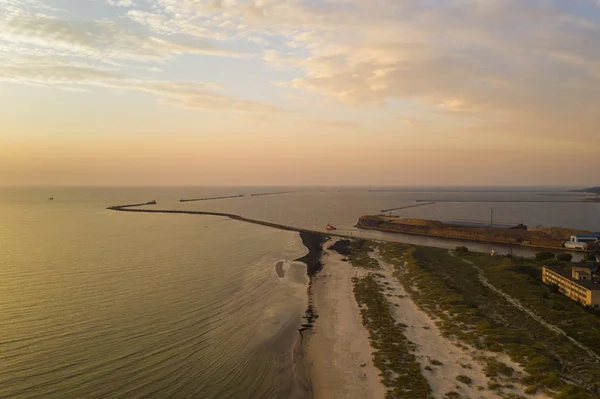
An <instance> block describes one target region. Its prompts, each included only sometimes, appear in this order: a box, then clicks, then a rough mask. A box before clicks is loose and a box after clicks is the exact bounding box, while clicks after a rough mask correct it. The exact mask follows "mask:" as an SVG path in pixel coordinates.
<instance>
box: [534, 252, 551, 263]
mask: <svg viewBox="0 0 600 399" xmlns="http://www.w3.org/2000/svg"><path fill="white" fill-rule="evenodd" d="M554 258H555V256H554V254H553V253H552V252H547V251H544V252H538V253H536V254H535V260H537V261H538V262H541V261H543V260H550V259H554Z"/></svg>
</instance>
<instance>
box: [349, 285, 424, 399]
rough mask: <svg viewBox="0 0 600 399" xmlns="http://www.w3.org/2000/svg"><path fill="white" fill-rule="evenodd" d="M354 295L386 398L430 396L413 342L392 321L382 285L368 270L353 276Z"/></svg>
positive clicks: (398, 325)
mask: <svg viewBox="0 0 600 399" xmlns="http://www.w3.org/2000/svg"><path fill="white" fill-rule="evenodd" d="M353 282H354V295H355V296H356V300H357V302H358V304H359V306H360V307H361V314H362V319H363V324H364V325H365V327H366V328H367V330H368V331H369V339H370V341H371V345H372V346H373V348H374V350H375V353H374V354H373V361H374V364H375V366H376V367H377V368H378V369H379V370H381V377H382V382H383V384H384V385H385V386H386V387H387V388H388V391H387V393H386V398H390V399H391V398H407V399H412V398H423V399H427V398H433V395H432V392H431V388H430V387H429V384H428V383H427V380H426V379H425V377H423V375H422V374H421V367H420V366H419V363H418V361H417V359H416V357H415V355H414V354H413V353H412V352H413V350H414V344H413V343H411V342H410V341H409V340H408V339H406V337H405V336H404V330H405V328H406V327H405V326H403V325H401V324H399V323H396V321H395V318H394V316H393V310H392V307H391V305H390V303H389V302H388V301H387V300H386V298H385V295H384V294H383V286H382V285H380V284H379V283H378V282H377V280H376V278H375V276H374V275H373V274H372V273H369V274H368V275H367V276H365V277H362V278H357V277H355V278H353Z"/></svg>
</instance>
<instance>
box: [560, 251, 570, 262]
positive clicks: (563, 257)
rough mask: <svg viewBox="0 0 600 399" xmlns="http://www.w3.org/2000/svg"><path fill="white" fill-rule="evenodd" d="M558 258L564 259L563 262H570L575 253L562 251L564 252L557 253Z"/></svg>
mask: <svg viewBox="0 0 600 399" xmlns="http://www.w3.org/2000/svg"><path fill="white" fill-rule="evenodd" d="M556 259H558V260H560V261H563V262H570V261H571V260H572V259H573V255H571V254H568V253H562V254H558V255H556Z"/></svg>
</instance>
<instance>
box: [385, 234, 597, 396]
mask: <svg viewBox="0 0 600 399" xmlns="http://www.w3.org/2000/svg"><path fill="white" fill-rule="evenodd" d="M380 253H381V254H382V256H383V258H384V259H385V260H386V261H388V262H390V263H392V264H395V265H396V268H397V273H396V275H397V277H398V278H399V279H400V280H401V282H402V283H403V285H404V287H405V288H406V289H407V291H408V292H409V294H410V295H411V298H412V299H413V300H414V301H415V302H416V303H417V304H418V305H419V306H420V307H421V308H422V309H423V310H425V311H426V312H428V313H430V314H432V315H434V316H435V317H436V318H437V319H438V320H439V322H438V325H439V327H440V329H441V331H442V333H443V334H444V335H445V336H448V337H451V338H453V339H457V340H459V341H462V342H464V343H467V344H469V345H470V346H473V347H475V348H477V349H482V350H487V351H491V352H503V353H506V354H508V355H509V356H510V357H511V359H512V360H513V361H515V362H517V363H519V364H521V365H522V366H523V368H524V370H525V371H526V373H527V374H528V375H527V376H525V377H524V378H522V379H521V381H520V382H521V383H523V384H524V385H526V386H527V387H528V391H527V393H535V392H538V391H543V392H546V393H548V394H549V395H552V396H553V397H557V398H568V399H575V398H577V399H583V398H591V397H595V396H596V395H598V386H597V385H596V384H597V381H600V379H599V378H598V377H600V374H599V373H600V364H598V362H595V361H594V360H593V359H592V358H591V356H589V355H588V354H587V353H586V352H585V351H583V350H581V349H580V348H578V347H577V346H576V345H574V344H573V343H571V342H570V341H568V340H567V339H566V338H565V337H563V336H561V335H558V334H556V333H553V332H552V331H550V330H549V329H547V328H546V327H544V326H543V325H542V324H541V323H539V322H537V321H535V320H534V319H533V318H531V317H530V316H528V315H527V314H525V313H524V312H522V311H520V310H519V309H517V308H515V307H514V306H513V305H511V304H510V303H509V302H508V301H506V300H505V299H504V298H503V297H501V296H500V295H498V294H496V293H495V292H493V291H492V290H491V289H489V288H488V287H486V286H485V285H483V284H482V283H481V282H480V281H479V278H478V273H477V271H476V270H475V268H474V267H473V266H471V265H469V264H467V263H465V262H464V260H463V259H465V258H468V259H469V260H470V261H473V262H474V263H475V264H477V265H478V266H479V267H481V268H482V269H483V270H484V271H485V275H486V277H488V279H489V281H490V282H491V283H492V284H493V285H494V286H496V287H497V288H500V289H502V290H506V291H507V293H509V294H510V295H513V296H515V297H517V298H518V299H519V300H520V301H521V302H522V303H524V304H525V305H526V306H531V307H533V308H534V309H535V310H536V312H537V311H538V308H539V309H540V310H539V311H540V314H543V315H544V317H548V318H549V320H548V321H549V322H554V321H556V322H558V318H559V317H560V313H559V312H562V313H563V314H562V316H563V318H565V319H566V321H564V322H562V324H569V323H572V325H573V326H574V327H573V328H582V329H583V331H582V333H583V334H585V333H586V332H588V333H590V334H591V336H592V337H595V334H597V333H598V329H600V323H599V321H600V320H599V319H598V318H597V317H596V316H595V315H592V314H590V313H588V312H586V311H585V309H583V308H582V307H581V306H579V305H577V304H574V303H569V302H570V300H569V299H567V298H564V297H558V296H557V295H558V294H550V293H549V289H548V288H547V287H545V286H544V285H543V284H542V283H541V281H538V280H537V279H536V277H535V274H536V273H537V269H536V268H539V266H538V265H536V264H532V262H533V261H516V260H512V259H511V260H505V259H503V258H492V257H490V256H486V255H478V254H468V255H464V254H463V255H464V256H452V254H450V253H449V252H448V251H447V250H444V249H438V248H424V247H408V246H406V245H401V244H394V243H387V244H381V245H380ZM511 262H512V263H511ZM520 262H522V263H520ZM544 293H546V294H547V295H548V299H546V298H545V297H544ZM548 301H551V302H556V303H560V304H561V305H562V306H564V307H565V309H567V310H566V311H559V310H556V309H554V308H553V307H552V306H550V304H549V303H548ZM565 313H566V314H565ZM580 318H581V319H580ZM585 323H588V324H587V325H586V324H585ZM575 326H576V327H575ZM581 335H582V334H577V336H578V337H580V336H581ZM598 345H600V343H598ZM491 359H493V358H489V359H488V360H487V361H488V363H487V365H486V368H485V370H486V373H489V374H490V377H491V378H493V379H494V378H496V377H502V379H503V380H505V379H506V378H511V372H510V371H509V369H510V368H509V367H508V366H506V365H502V364H496V363H494V362H495V360H491ZM497 386H498V389H501V387H502V385H501V384H497Z"/></svg>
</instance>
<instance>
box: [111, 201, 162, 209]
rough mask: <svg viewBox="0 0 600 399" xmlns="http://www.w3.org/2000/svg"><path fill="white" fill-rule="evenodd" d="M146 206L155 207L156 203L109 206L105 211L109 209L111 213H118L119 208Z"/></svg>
mask: <svg viewBox="0 0 600 399" xmlns="http://www.w3.org/2000/svg"><path fill="white" fill-rule="evenodd" d="M146 205H156V201H148V202H142V203H139V204H129V205H115V206H109V207H108V208H106V209H110V210H111V211H119V210H121V208H135V207H138V206H146Z"/></svg>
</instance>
